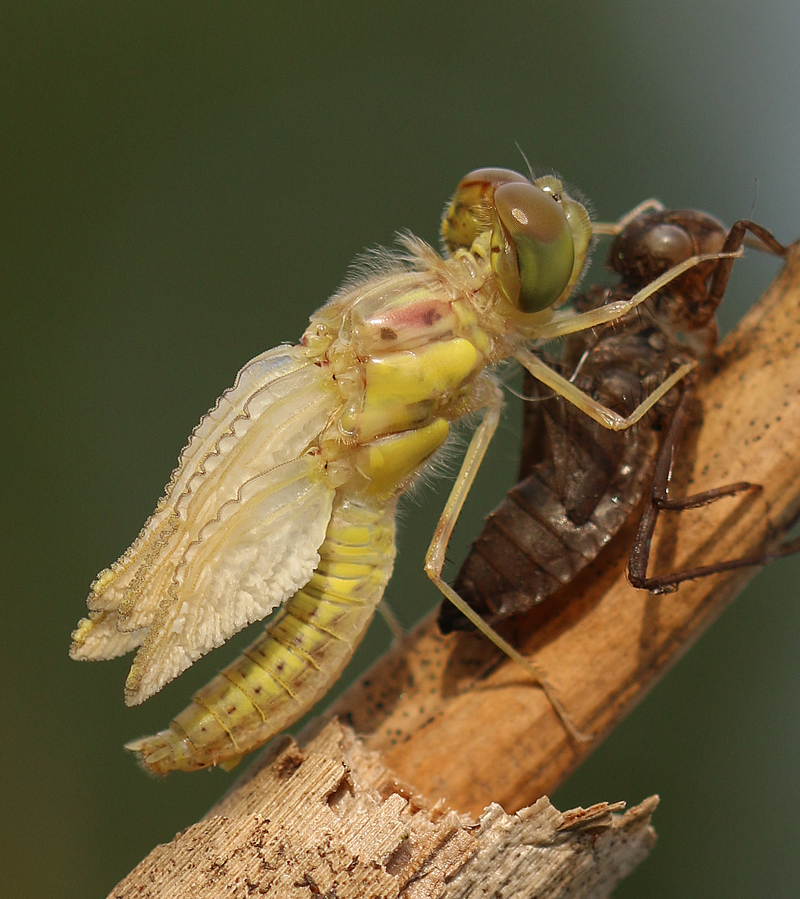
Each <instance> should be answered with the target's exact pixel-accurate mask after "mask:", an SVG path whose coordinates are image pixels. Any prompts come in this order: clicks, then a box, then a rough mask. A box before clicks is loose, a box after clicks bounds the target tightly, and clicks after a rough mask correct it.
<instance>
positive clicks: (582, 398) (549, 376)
mask: <svg viewBox="0 0 800 899" xmlns="http://www.w3.org/2000/svg"><path fill="white" fill-rule="evenodd" d="M514 358H515V359H516V360H517V361H518V362H519V363H520V364H521V365H522V366H524V367H525V368H526V369H527V370H528V371H529V372H530V373H531V374H532V375H533V377H534V378H536V380H537V381H541V382H542V383H543V384H545V385H546V386H547V387H550V388H551V389H552V390H554V391H555V392H556V393H557V394H558V395H559V396H563V397H564V399H565V400H568V401H569V402H570V403H572V404H573V405H574V406H577V408H578V409H580V410H581V412H585V413H586V415H588V416H589V417H590V418H591V419H593V420H594V421H596V422H597V423H598V424H601V425H602V426H603V427H604V428H608V429H609V430H610V431H624V430H625V429H626V428H629V427H631V425H634V424H636V422H637V421H639V419H640V418H642V416H643V415H646V414H647V413H648V412H649V411H650V409H652V408H653V406H655V404H656V403H657V402H658V401H659V400H660V399H661V398H662V397H663V396H664V394H665V393H667V392H668V391H670V390H671V389H672V388H673V387H674V386H675V385H676V384H677V383H678V381H680V380H681V379H682V378H684V377H685V376H686V375H687V374H689V372H690V371H692V370H693V369H694V368H695V366H696V363H694V362H688V363H686V364H685V365H682V366H681V367H680V368H679V369H678V370H677V371H675V372H673V373H672V374H671V375H670V376H669V377H668V378H666V379H665V380H664V382H663V383H662V384H660V385H659V386H658V387H657V388H656V389H655V390H654V391H653V392H652V393H651V394H650V395H649V396H648V397H647V399H645V400H644V401H643V402H641V403H640V404H639V405H638V406H637V407H636V408H635V409H634V410H633V412H631V414H630V415H627V416H626V415H620V414H619V413H618V412H614V411H613V410H612V409H609V408H608V407H607V406H604V405H603V404H602V403H598V402H597V400H595V399H594V398H593V397H591V396H589V394H588V393H584V392H583V391H582V390H581V389H580V388H578V387H576V386H575V385H574V384H573V383H572V382H571V381H568V380H567V379H566V378H565V377H563V376H562V375H560V374H559V373H558V372H556V371H554V370H553V369H552V368H550V366H549V365H546V364H545V363H544V362H542V360H541V359H540V358H539V357H538V356H535V355H534V354H533V353H532V352H530V350H527V349H524V348H523V349H521V350H519V351H518V352H517V353H516V354H515V356H514Z"/></svg>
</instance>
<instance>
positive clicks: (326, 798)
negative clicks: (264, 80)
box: [111, 721, 658, 899]
mask: <svg viewBox="0 0 800 899" xmlns="http://www.w3.org/2000/svg"><path fill="white" fill-rule="evenodd" d="M657 804H658V800H657V799H656V798H655V797H651V798H650V799H648V800H646V801H645V802H643V803H642V804H641V805H640V806H637V807H636V808H634V809H631V810H630V811H629V812H627V813H626V814H625V815H621V814H619V812H620V811H621V810H622V808H623V807H624V803H617V804H616V805H614V806H610V805H608V804H607V803H600V804H598V805H596V806H592V807H591V808H589V809H576V810H575V811H573V812H568V813H567V814H563V815H562V814H561V813H560V812H558V811H556V810H555V809H554V808H553V806H552V805H550V803H549V802H548V800H547V799H546V798H542V799H540V800H539V802H537V803H536V805H535V806H533V807H532V808H530V809H526V810H525V811H524V813H520V814H519V815H517V816H510V815H506V814H505V813H504V812H503V810H502V809H501V808H500V807H499V806H498V805H491V806H490V807H489V808H488V809H487V810H486V813H485V814H484V815H482V816H481V819H480V821H477V822H476V821H473V820H472V819H471V818H469V817H468V816H465V815H458V814H456V813H455V812H452V811H446V810H445V809H444V808H443V807H442V806H441V804H434V805H432V804H431V803H429V802H427V801H426V800H425V799H424V798H422V797H420V796H418V795H415V794H413V792H412V791H411V790H410V789H409V788H408V787H406V786H403V785H402V784H399V783H398V782H397V781H396V780H395V778H394V776H393V775H392V774H391V773H390V772H388V771H387V770H386V769H385V768H384V767H383V765H382V764H381V763H380V761H379V759H378V758H377V756H375V755H374V754H372V753H369V752H366V751H365V750H364V749H363V747H362V746H361V745H360V744H359V742H358V741H357V740H356V739H355V737H354V736H353V733H352V731H350V730H349V729H347V728H344V727H342V726H341V725H340V724H339V723H338V722H336V721H331V722H329V723H328V724H327V726H326V727H325V728H324V729H322V731H321V732H319V733H317V734H316V735H315V736H314V737H313V738H312V739H311V740H310V741H309V743H308V745H307V746H306V747H305V748H304V749H303V750H301V749H300V748H299V747H298V745H297V744H296V743H295V741H294V740H292V739H291V738H288V739H287V738H284V739H281V738H279V739H278V740H277V741H275V743H274V744H273V746H272V748H271V749H270V750H268V751H267V752H266V753H264V755H263V756H262V758H261V759H260V760H259V763H258V764H257V765H256V766H254V767H253V768H252V769H251V770H250V771H249V772H248V774H247V776H246V778H245V780H244V782H243V783H241V784H240V785H239V786H237V788H236V789H235V790H234V791H233V792H232V793H231V794H230V795H229V796H228V797H226V798H225V799H223V800H222V802H221V803H220V804H219V805H218V806H217V807H216V808H215V809H213V810H212V811H211V812H210V813H209V815H208V816H207V817H206V818H205V819H204V820H203V821H201V822H199V823H198V824H194V825H193V826H192V827H189V828H187V829H186V830H185V831H184V832H183V833H181V834H179V835H178V836H177V837H176V838H175V839H174V840H173V841H172V842H171V843H169V844H168V845H166V846H158V847H156V849H154V850H153V851H152V852H151V853H150V855H148V856H147V858H146V859H145V860H144V861H143V862H142V863H141V864H140V865H138V866H137V867H136V868H135V869H134V870H133V871H132V872H131V873H130V874H129V875H128V876H127V877H126V878H125V880H123V881H122V882H121V883H120V884H119V885H118V886H117V888H116V889H115V890H114V891H113V892H112V894H111V896H112V897H114V899H123V897H125V899H128V897H134V896H135V897H138V899H145V897H147V899H151V897H152V899H154V897H159V899H182V897H184V896H192V897H202V899H223V897H226V899H228V897H233V896H236V897H239V896H241V897H250V896H253V895H257V896H260V895H265V894H266V895H269V896H275V897H280V899H293V897H296V899H308V897H315V896H318V897H323V896H330V897H333V896H335V897H337V899H363V897H367V896H375V897H382V899H384V897H385V899H392V897H396V896H403V897H405V899H438V897H441V899H456V897H466V896H475V895H483V896H486V895H489V896H497V897H503V896H509V897H511V896H519V895H523V894H524V895H535V896H539V897H542V899H556V897H562V896H565V895H569V896H572V897H576V899H582V897H585V899H588V897H597V899H600V897H603V896H607V895H608V893H609V892H610V891H611V890H612V889H613V888H614V887H615V886H616V884H617V883H618V882H619V881H620V880H621V879H622V877H624V876H625V875H626V874H627V873H628V872H629V871H631V870H632V869H633V868H634V867H635V866H636V865H637V864H638V863H639V862H640V861H641V860H642V859H643V858H644V857H645V856H646V855H647V853H648V852H649V851H650V848H651V847H652V845H653V843H654V842H655V834H654V833H653V829H652V828H651V827H650V816H651V814H652V812H653V810H654V809H655V807H656V805H657Z"/></svg>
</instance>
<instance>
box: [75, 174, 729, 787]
mask: <svg viewBox="0 0 800 899" xmlns="http://www.w3.org/2000/svg"><path fill="white" fill-rule="evenodd" d="M591 233H592V232H591V225H590V222H589V218H588V215H587V213H586V211H585V209H584V208H583V206H582V205H581V204H580V203H578V202H577V201H575V200H574V199H572V198H571V197H570V196H568V194H567V193H566V192H564V190H563V188H562V186H561V184H560V182H559V181H558V180H557V179H555V178H554V177H545V178H541V179H537V180H535V181H530V180H529V179H527V178H525V177H523V176H522V175H518V174H516V173H514V172H510V171H507V170H504V169H483V170H478V171H476V172H473V173H472V174H470V175H468V176H467V177H466V178H465V179H463V180H462V182H461V183H460V184H459V186H458V188H457V190H456V193H455V195H454V198H453V201H452V203H451V205H450V207H449V209H448V211H447V212H446V214H445V220H444V222H443V234H444V238H445V244H446V253H445V255H444V257H443V256H440V255H439V254H437V253H436V252H435V251H434V250H433V249H432V248H431V247H430V246H428V245H427V244H425V243H423V242H422V241H420V240H418V239H416V238H414V237H412V236H410V235H407V236H404V237H402V238H401V245H402V253H401V254H398V255H392V254H390V253H385V254H383V255H382V256H379V257H378V256H373V257H370V258H369V260H368V261H367V262H366V263H365V264H364V266H363V270H362V274H361V275H358V276H355V277H353V278H351V279H350V280H349V281H348V282H347V283H346V284H345V285H344V286H343V287H342V289H341V290H340V291H339V292H338V293H337V294H336V295H335V296H334V297H333V298H332V299H330V300H329V301H328V302H327V303H326V304H325V305H324V306H323V307H322V308H321V309H319V310H318V311H317V312H316V313H314V315H312V317H311V322H310V325H309V327H308V329H307V330H306V332H305V334H304V335H303V337H302V339H301V341H300V343H299V344H298V345H296V346H280V347H277V348H276V349H273V350H269V351H268V352H266V353H263V354H262V355H260V356H258V357H256V358H255V359H253V360H252V361H251V362H249V363H248V364H247V365H246V366H245V367H244V368H243V369H242V370H241V372H240V373H239V375H238V377H237V378H236V382H235V384H234V386H233V387H232V388H231V389H230V390H228V391H227V392H226V393H224V394H223V395H222V397H221V398H220V399H219V400H218V402H217V404H216V405H215V406H214V408H213V409H212V410H211V411H210V412H209V413H208V415H207V416H206V417H205V418H203V420H202V421H201V422H200V424H199V425H198V427H197V428H196V429H195V431H194V433H193V434H192V436H191V438H190V440H189V444H188V446H187V447H186V448H185V449H184V451H183V453H182V455H181V457H180V459H179V462H178V467H177V468H176V470H175V471H174V473H173V475H172V478H171V479H170V482H169V484H168V485H167V489H166V495H165V497H164V498H163V499H162V500H161V501H160V502H159V504H158V506H157V507H156V510H155V512H154V514H153V515H152V517H151V518H150V519H149V520H148V521H147V522H146V524H145V525H144V527H143V529H142V531H141V532H140V534H139V536H138V537H137V538H136V540H135V541H134V543H133V545H132V546H131V547H130V549H129V550H128V551H127V552H126V553H125V554H124V555H123V556H122V557H121V558H120V559H119V560H118V561H117V562H116V563H114V564H113V565H112V566H111V568H109V569H106V570H105V571H103V572H101V573H100V575H99V576H98V577H97V580H96V581H95V582H94V583H93V584H92V587H91V592H90V594H89V598H88V606H89V610H90V611H89V617H88V618H85V619H83V620H82V621H81V622H80V623H79V624H78V627H77V629H76V630H75V632H74V633H73V643H72V648H71V655H72V657H73V658H75V659H84V660H86V659H108V658H113V657H115V656H118V655H121V654H123V653H126V652H129V651H130V650H133V649H136V648H137V647H138V651H137V654H136V657H135V658H134V661H133V664H132V665H131V669H130V673H129V675H128V678H127V681H126V684H125V700H126V702H127V703H128V704H129V705H135V704H137V703H140V702H142V701H143V700H145V699H147V698H148V697H150V696H152V695H153V694H154V693H156V692H157V691H158V690H160V689H161V688H162V687H163V686H164V684H166V683H167V682H168V681H170V680H172V679H173V678H174V677H176V676H177V675H178V674H180V673H181V672H182V671H184V670H185V669H186V668H187V667H189V666H190V665H191V664H192V663H193V662H194V661H195V660H196V659H198V658H199V657H200V656H202V655H203V654H204V653H206V652H208V651H209V650H210V649H213V648H214V647H216V646H219V645H220V644H222V643H223V642H225V640H227V639H228V638H229V637H230V636H231V635H232V634H234V633H236V632H237V631H239V630H241V629H242V628H243V627H245V626H246V625H248V624H250V623H251V622H253V621H256V620H259V619H262V618H264V617H266V616H267V615H269V614H270V613H271V612H273V611H274V610H276V609H278V608H279V607H281V608H280V611H279V612H278V613H277V614H276V615H275V616H274V617H273V618H272V619H271V620H270V621H269V622H268V623H267V625H266V629H265V631H264V633H263V634H262V635H261V636H260V637H259V638H258V639H257V640H256V642H255V643H253V644H252V645H251V646H250V647H249V649H247V650H246V651H245V652H244V654H243V655H242V656H241V657H240V658H239V659H238V660H236V661H235V662H234V663H233V664H231V665H229V666H228V667H227V668H225V670H224V671H222V673H221V674H220V675H219V676H217V677H216V678H215V679H214V680H212V681H211V683H209V684H208V685H207V686H206V687H204V688H203V689H201V690H200V691H198V693H197V694H196V695H195V696H194V698H193V701H192V703H191V704H190V705H189V707H188V708H187V709H185V710H184V711H183V712H181V713H180V714H179V715H178V716H177V717H176V718H175V719H174V720H173V721H172V723H171V724H170V726H169V727H168V728H167V729H166V730H164V731H161V732H160V733H158V734H156V735H154V736H152V737H145V738H142V739H139V740H135V741H133V742H132V743H130V744H128V748H129V749H131V750H133V751H134V752H136V753H137V754H138V756H139V758H140V759H141V760H142V762H143V763H144V764H145V765H146V766H148V767H149V768H150V769H151V770H153V771H156V772H167V771H170V770H173V769H181V770H195V769H198V768H204V767H208V766H212V765H223V766H225V767H231V766H233V765H234V764H236V763H237V762H238V761H239V759H240V758H241V756H242V755H243V754H244V753H246V752H249V751H251V750H253V749H255V748H257V747H258V746H260V745H262V744H263V743H264V742H266V741H267V740H268V739H269V738H270V737H272V736H273V735H274V734H276V733H279V732H280V731H281V730H283V729H284V728H286V727H287V726H288V725H289V724H291V723H292V722H293V721H295V720H296V719H298V718H299V717H300V716H301V715H302V714H303V713H304V712H306V711H307V710H308V709H309V708H310V707H311V706H312V705H313V704H314V703H315V702H316V701H317V700H318V699H319V698H320V697H321V696H322V694H324V693H325V692H326V691H327V690H328V688H329V687H330V685H331V683H332V682H333V681H334V680H335V679H336V678H337V677H338V675H339V673H340V672H341V670H342V668H343V667H344V665H345V664H346V662H347V660H348V659H349V658H350V656H351V655H352V652H353V648H354V645H355V644H356V643H358V641H359V640H361V638H362V636H363V634H364V632H365V630H366V627H367V625H368V624H369V621H370V619H371V618H372V615H373V612H374V609H375V606H376V604H377V603H378V602H379V600H380V599H381V596H382V594H383V591H384V587H385V585H386V583H387V581H388V579H389V576H390V574H391V571H392V566H393V561H394V554H395V544H394V519H395V509H396V505H397V500H398V497H399V496H400V495H401V494H402V493H403V492H404V491H405V490H406V489H407V488H408V487H409V486H410V484H411V483H412V481H413V480H414V479H415V477H416V476H417V475H418V473H419V472H420V471H421V470H422V469H423V468H424V467H425V466H426V464H428V462H429V460H430V459H431V457H432V456H433V455H434V454H435V453H436V451H437V450H438V449H439V448H440V447H441V446H442V445H443V443H444V442H445V440H446V439H447V436H448V433H449V431H450V424H451V422H453V421H455V420H457V419H460V418H462V417H463V416H465V415H468V414H470V413H474V412H479V411H482V412H483V419H482V421H481V423H480V424H479V425H478V427H477V428H476V430H475V433H474V435H473V437H472V439H471V441H470V444H469V446H468V449H467V452H466V455H465V459H464V462H463V464H462V467H461V470H460V472H459V474H458V477H457V479H456V482H455V485H454V487H453V489H452V492H451V494H450V497H449V499H448V501H447V503H446V506H445V509H444V512H443V515H442V517H441V520H440V521H439V524H438V526H437V529H436V532H435V534H434V537H433V540H432V542H431V545H430V548H429V550H428V553H427V556H426V562H425V568H426V572H427V574H428V575H429V577H430V578H431V580H432V581H433V582H434V583H435V584H436V586H437V587H438V588H439V589H440V590H441V591H442V593H443V594H444V595H445V596H446V597H447V598H448V599H450V600H451V601H452V602H453V603H455V604H456V605H458V607H459V608H460V609H461V610H462V612H463V613H464V614H466V615H467V616H468V617H470V618H471V620H473V621H474V623H475V624H476V626H478V627H481V628H482V629H483V630H484V632H485V633H487V634H488V635H489V636H490V637H491V639H493V640H494V641H495V642H496V643H497V644H498V645H499V646H500V647H501V648H503V649H504V650H505V651H506V652H507V653H509V654H510V655H511V656H512V657H513V658H515V659H516V660H517V661H518V662H520V664H522V665H524V666H526V667H527V668H528V670H529V671H531V672H532V673H533V674H534V676H536V669H535V668H533V667H532V666H531V665H530V664H529V663H528V662H526V660H525V659H523V658H522V657H521V656H519V654H518V653H516V652H515V650H514V649H513V648H512V647H511V646H509V645H508V644H507V643H506V642H505V641H503V640H502V638H500V637H499V636H498V635H497V634H495V633H494V632H493V631H492V630H491V629H489V628H488V627H487V626H486V625H485V624H483V622H481V620H480V618H479V617H478V616H477V615H476V614H475V613H474V612H472V610H471V609H470V608H469V606H468V605H466V604H465V603H464V602H463V601H462V600H461V599H460V597H458V596H457V594H455V593H454V591H453V590H452V588H451V587H450V586H449V585H447V584H446V583H445V582H444V581H443V579H442V577H441V570H442V566H443V561H444V553H445V548H446V546H447V542H448V540H449V537H450V534H451V532H452V529H453V526H454V523H455V520H456V518H457V517H458V514H459V511H460V509H461V506H462V504H463V502H464V498H465V497H466V494H467V492H468V491H469V488H470V485H471V484H472V481H473V479H474V476H475V473H476V471H477V468H478V466H479V465H480V462H481V459H482V457H483V455H484V452H485V450H486V446H487V444H488V442H489V440H490V439H491V436H492V434H493V432H494V430H495V428H496V427H497V424H498V420H499V417H500V411H501V406H502V391H501V389H500V387H499V386H498V384H497V383H496V381H495V380H494V378H493V376H492V374H491V368H492V366H494V365H495V364H496V363H497V362H499V361H501V360H503V359H506V358H509V357H511V358H514V359H516V360H518V361H519V362H520V363H521V364H522V365H523V366H525V367H526V368H527V369H528V370H529V371H531V372H532V373H533V375H534V376H535V377H536V378H538V379H539V380H541V381H542V382H543V383H546V384H547V385H548V386H549V387H551V388H552V389H554V390H556V391H557V392H558V393H559V394H561V395H562V396H564V397H566V398H567V399H568V400H569V401H570V402H572V403H574V404H575V405H576V406H577V407H578V408H580V409H581V410H582V414H588V415H589V416H591V417H592V418H593V419H595V420H597V421H598V422H600V423H601V424H602V425H603V426H604V427H608V428H612V429H620V428H626V427H628V426H629V425H630V424H632V423H633V422H634V421H636V420H638V418H639V417H641V416H642V415H643V414H645V413H646V412H647V410H648V409H649V408H650V407H651V406H652V405H653V404H654V403H655V402H657V400H658V399H659V398H660V397H661V396H663V395H664V393H666V392H667V391H668V390H669V389H670V388H671V387H672V386H673V385H674V384H675V383H677V382H678V381H679V380H680V379H681V378H682V377H683V376H684V375H685V374H686V373H687V372H688V371H689V369H690V368H691V366H690V365H686V366H682V367H680V368H678V370H677V371H675V372H674V373H672V374H671V376H670V377H668V378H667V379H666V380H665V381H664V383H663V384H661V385H660V386H659V388H658V389H657V390H656V391H655V392H654V393H653V395H652V396H651V397H649V398H648V399H647V400H646V401H645V402H643V403H642V404H641V405H640V406H639V407H638V408H637V409H636V410H634V411H633V413H632V414H631V415H629V416H628V417H624V416H620V415H618V414H617V413H615V412H613V411H612V410H608V409H606V408H605V407H603V405H602V404H600V403H597V402H596V401H595V400H593V399H591V398H590V397H587V396H585V395H584V394H582V393H581V392H580V391H579V390H578V389H577V388H576V387H575V386H574V385H573V384H571V383H569V381H568V380H567V379H565V378H563V377H562V376H560V375H559V374H558V373H557V372H555V371H553V370H551V369H548V368H547V366H546V365H545V364H544V363H542V362H541V360H540V359H539V358H538V357H537V356H536V355H535V354H534V353H533V352H532V351H531V344H532V342H534V341H546V340H550V339H552V338H555V337H559V336H561V335H565V334H570V333H573V332H575V331H578V330H581V329H584V328H590V327H594V326H597V325H601V324H603V323H605V322H608V321H611V320H613V319H615V318H618V317H620V316H621V315H625V314H627V313H628V312H630V310H631V309H633V308H634V307H635V306H636V305H637V304H639V303H641V302H642V301H643V300H645V299H646V298H647V297H648V296H650V295H651V294H652V293H653V292H654V291H655V290H657V289H658V288H659V287H661V286H662V285H663V284H665V283H668V281H669V280H671V279H672V278H674V277H677V276H678V275H680V274H681V273H683V272H685V271H687V270H688V269H689V268H691V267H692V266H694V265H696V264H698V263H703V262H704V261H708V260H709V259H717V258H719V256H718V254H717V253H714V254H712V255H711V256H699V257H696V258H692V259H689V260H686V261H685V262H684V263H683V264H682V265H681V266H678V267H677V268H675V269H673V270H671V271H670V272H668V273H667V274H665V275H664V276H663V277H662V278H660V279H657V280H656V281H654V282H653V283H652V284H650V285H648V287H647V288H646V289H645V290H644V291H642V292H641V293H639V294H637V295H635V296H632V297H629V298H626V299H625V301H624V302H621V303H617V304H611V305H608V306H606V307H604V308H602V309H598V310H592V311H589V312H587V313H584V314H580V315H576V314H574V313H568V314H564V313H562V312H560V311H557V310H558V307H559V306H560V305H561V304H562V303H563V302H564V301H565V300H566V298H567V297H568V296H569V294H570V292H571V290H572V288H573V286H574V285H575V284H576V282H577V280H578V278H579V276H580V274H581V270H582V268H583V265H584V262H585V259H586V253H587V249H588V246H589V243H590V239H591ZM554 310H556V311H554ZM541 685H542V687H543V688H544V689H547V687H546V684H545V683H542V684H541ZM551 698H552V697H551ZM554 703H555V700H554ZM556 708H557V709H558V708H559V707H558V705H557V704H556ZM561 714H562V718H564V720H565V724H567V726H570V725H569V722H568V720H567V718H566V715H565V714H564V713H563V710H562V711H561Z"/></svg>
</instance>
